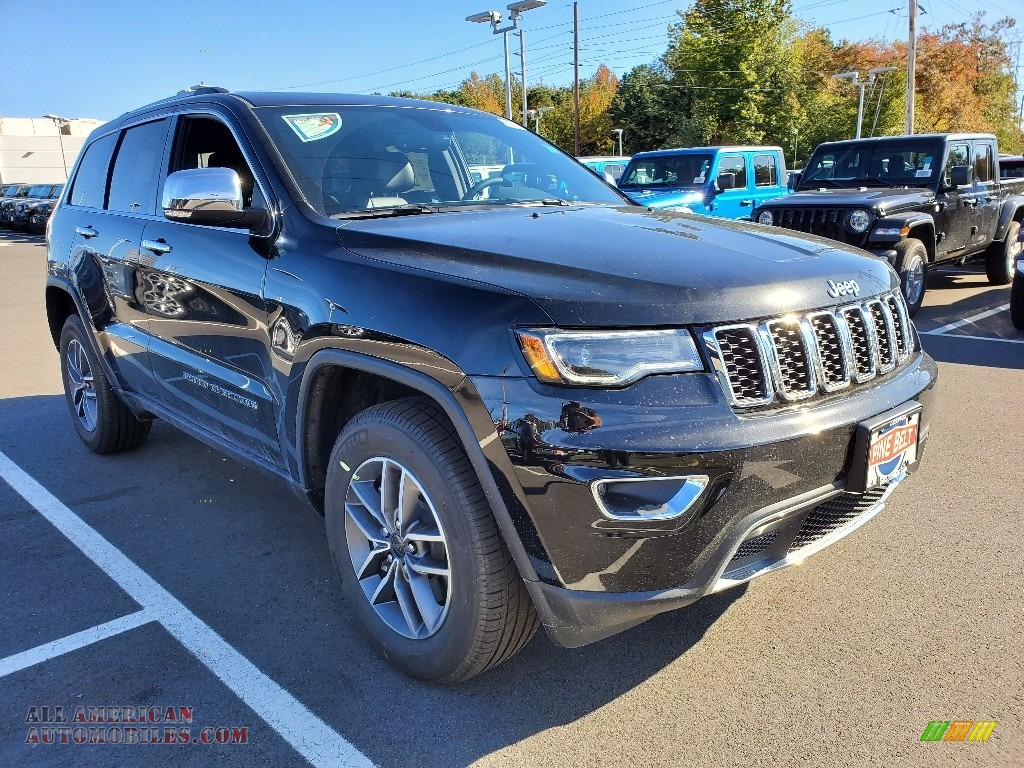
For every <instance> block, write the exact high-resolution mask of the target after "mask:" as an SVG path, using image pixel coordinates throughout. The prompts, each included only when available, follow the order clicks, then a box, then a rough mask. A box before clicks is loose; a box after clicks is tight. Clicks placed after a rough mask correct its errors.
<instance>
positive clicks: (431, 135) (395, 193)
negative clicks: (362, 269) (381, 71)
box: [256, 106, 626, 217]
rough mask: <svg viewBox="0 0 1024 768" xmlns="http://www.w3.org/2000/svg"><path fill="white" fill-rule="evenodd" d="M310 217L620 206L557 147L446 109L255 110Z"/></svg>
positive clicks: (496, 120)
mask: <svg viewBox="0 0 1024 768" xmlns="http://www.w3.org/2000/svg"><path fill="white" fill-rule="evenodd" d="M256 113H257V116H258V117H259V119H260V122H261V123H262V124H263V126H264V127H265V128H266V129H267V132H268V133H269V134H270V136H271V137H272V139H273V141H274V144H275V145H276V146H277V148H278V150H279V151H280V152H281V155H282V156H283V159H284V162H285V164H286V165H287V166H288V169H289V170H290V171H291V174H292V176H293V178H294V179H295V182H296V183H297V185H298V187H299V189H300V191H301V192H302V195H303V196H304V197H305V199H306V202H308V203H309V204H310V205H311V206H312V207H313V208H314V209H315V210H316V211H317V212H319V213H321V214H323V215H326V216H334V217H344V216H346V215H348V214H353V213H356V212H361V211H368V210H385V211H387V210H391V211H393V212H394V211H396V210H399V209H403V208H404V209H412V211H413V212H418V211H422V212H427V211H429V210H432V209H434V208H435V207H437V208H442V207H443V208H445V209H451V208H459V207H479V206H481V205H487V206H496V205H509V204H529V203H535V204H541V203H542V202H544V203H546V204H555V205H560V204H573V203H599V204H606V205H625V204H626V202H625V201H624V200H623V199H622V198H621V197H620V196H619V195H618V194H617V193H616V192H615V191H614V190H612V189H611V188H609V187H608V186H607V185H606V184H605V183H604V182H603V181H601V180H600V179H598V178H597V177H595V176H594V174H593V173H591V172H590V171H588V170H587V169H586V168H583V167H582V166H580V165H578V164H577V163H576V162H575V161H574V160H573V159H571V158H570V157H569V156H568V155H565V154H564V153H563V152H561V150H559V149H558V148H557V147H554V146H552V145H550V144H548V143H547V142H545V141H543V140H542V139H540V138H539V137H537V136H536V135H535V134H533V133H531V132H529V131H527V130H526V129H524V128H522V127H520V126H518V125H514V124H512V123H509V122H507V121H505V120H502V119H500V118H497V117H492V116H489V115H478V114H472V113H469V114H467V113H465V112H457V111H454V110H452V109H449V108H444V107H438V108H437V109H430V108H418V107H414V108H409V107H380V106H329V107H317V108H316V109H314V108H312V107H305V108H304V107H294V106H292V107H261V108H258V109H256Z"/></svg>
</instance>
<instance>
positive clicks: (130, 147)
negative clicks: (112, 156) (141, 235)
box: [107, 120, 167, 215]
mask: <svg viewBox="0 0 1024 768" xmlns="http://www.w3.org/2000/svg"><path fill="white" fill-rule="evenodd" d="M166 134H167V120H156V121H154V122H152V123H145V124H143V125H139V126H136V127H135V128H129V129H128V130H127V131H125V132H124V135H123V136H122V138H121V146H120V147H118V150H117V159H116V160H114V170H113V171H112V172H111V174H110V195H109V197H108V198H107V208H108V209H109V210H111V211H128V212H131V213H144V214H149V215H152V214H153V213H155V211H156V188H157V183H158V181H159V178H160V158H161V157H162V156H163V153H164V137H165V136H166Z"/></svg>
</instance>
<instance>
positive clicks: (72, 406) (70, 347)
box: [60, 315, 152, 454]
mask: <svg viewBox="0 0 1024 768" xmlns="http://www.w3.org/2000/svg"><path fill="white" fill-rule="evenodd" d="M60 370H61V377H62V378H63V380H64V395H65V398H66V400H67V404H68V410H69V411H70V412H71V422H72V423H73V424H74V426H75V431H76V432H78V436H79V437H80V438H82V442H83V443H85V445H86V447H87V448H88V449H89V450H90V451H92V452H93V453H103V454H105V453H120V452H121V451H130V450H132V449H134V448H138V447H139V446H140V445H142V444H143V443H144V442H145V440H146V438H147V437H149V429H150V426H151V424H152V422H150V421H148V420H147V421H144V420H142V419H139V418H137V417H136V416H135V414H134V413H132V412H131V411H130V410H129V409H128V406H126V405H125V404H124V403H123V402H121V398H120V397H118V395H117V392H115V391H114V389H113V387H111V386H110V382H109V381H107V377H106V374H104V373H103V368H102V366H100V364H99V361H98V360H97V359H96V355H95V354H94V353H93V351H92V345H91V344H90V343H89V339H88V337H87V336H86V332H85V328H84V327H83V326H82V321H81V320H80V319H79V318H78V316H77V315H72V316H71V317H69V318H68V319H67V320H66V321H65V322H64V329H63V330H62V331H61V334H60Z"/></svg>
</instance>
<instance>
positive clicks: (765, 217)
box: [757, 211, 775, 227]
mask: <svg viewBox="0 0 1024 768" xmlns="http://www.w3.org/2000/svg"><path fill="white" fill-rule="evenodd" d="M757 223H758V224H764V225H765V226H766V227H770V226H771V225H772V224H774V223H775V217H774V216H772V212H771V211H761V212H760V213H759V214H757Z"/></svg>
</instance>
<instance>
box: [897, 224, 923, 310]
mask: <svg viewBox="0 0 1024 768" xmlns="http://www.w3.org/2000/svg"><path fill="white" fill-rule="evenodd" d="M896 272H897V274H899V276H900V290H901V291H902V292H903V298H904V299H905V300H906V302H907V312H908V313H909V314H910V316H911V317H913V316H914V315H916V314H917V311H918V310H919V309H920V308H921V305H922V304H923V303H924V294H925V291H926V290H927V287H928V250H927V249H926V248H925V247H924V243H922V242H921V241H920V240H917V239H914V238H907V239H906V240H902V241H900V242H898V243H896Z"/></svg>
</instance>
